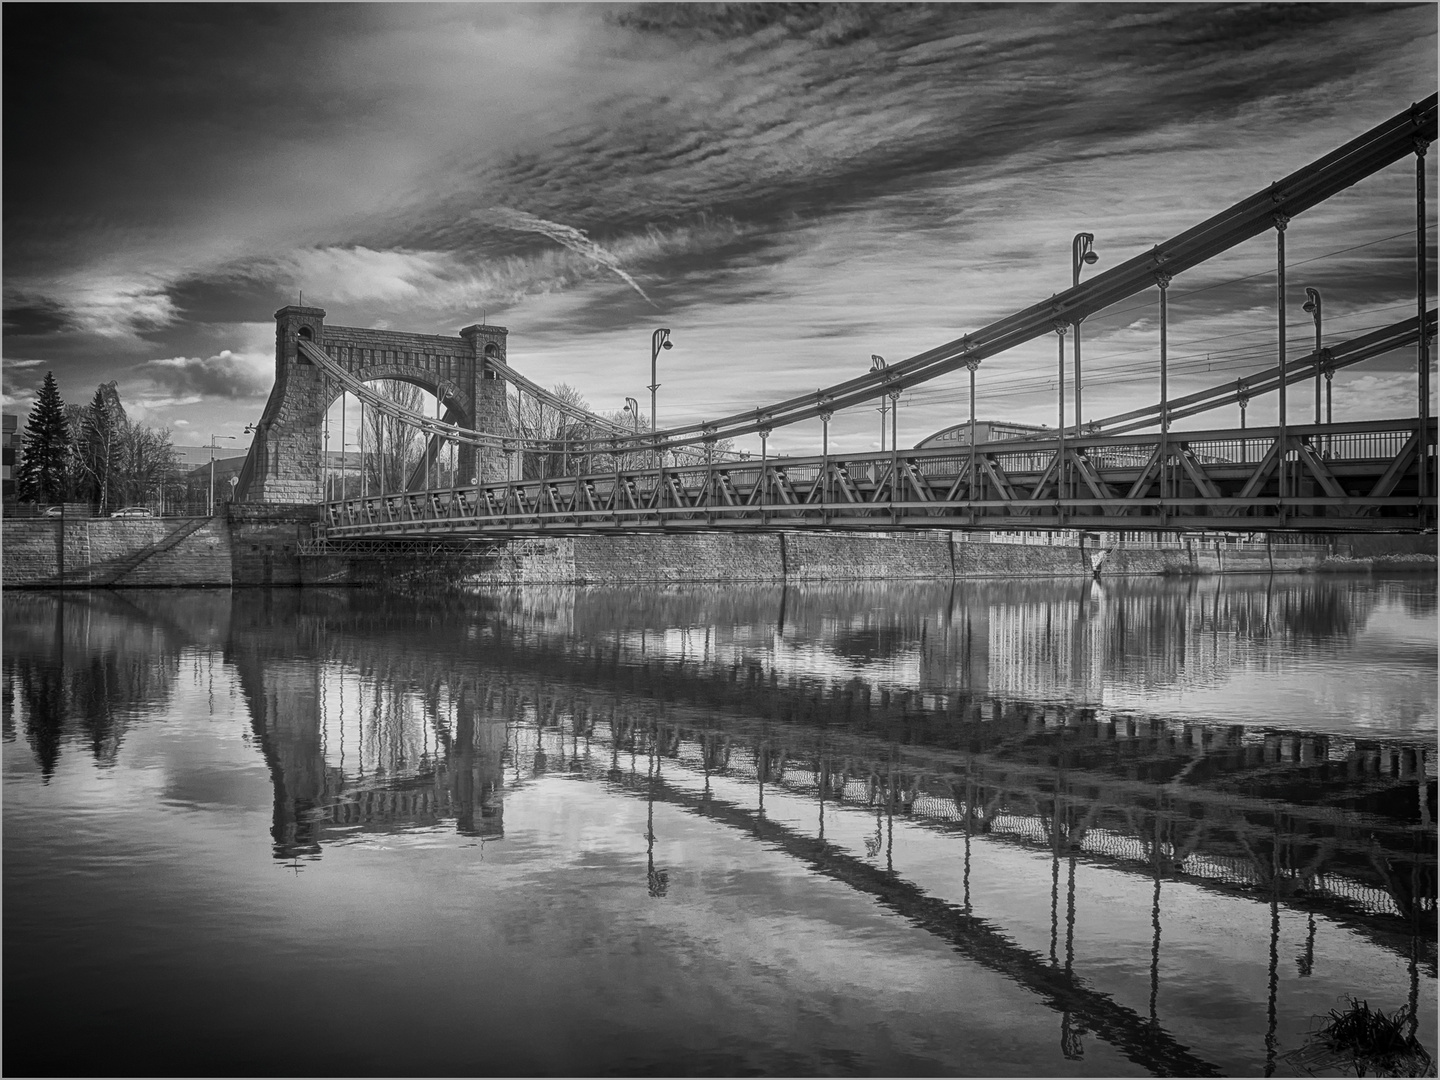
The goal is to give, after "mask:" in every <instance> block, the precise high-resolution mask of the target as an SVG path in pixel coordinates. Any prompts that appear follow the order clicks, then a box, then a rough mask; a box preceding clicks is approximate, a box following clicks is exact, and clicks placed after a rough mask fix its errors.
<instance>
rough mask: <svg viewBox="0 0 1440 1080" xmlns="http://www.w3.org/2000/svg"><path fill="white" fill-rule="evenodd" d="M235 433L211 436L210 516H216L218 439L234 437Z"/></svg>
mask: <svg viewBox="0 0 1440 1080" xmlns="http://www.w3.org/2000/svg"><path fill="white" fill-rule="evenodd" d="M234 438H235V436H234V435H211V436H210V516H211V517H214V516H215V451H216V450H218V449H219V447H218V446H216V445H215V440H216V439H234Z"/></svg>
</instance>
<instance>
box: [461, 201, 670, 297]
mask: <svg viewBox="0 0 1440 1080" xmlns="http://www.w3.org/2000/svg"><path fill="white" fill-rule="evenodd" d="M476 217H477V218H479V220H481V221H488V222H494V223H495V224H497V225H501V226H503V227H505V228H507V229H513V230H515V231H516V232H533V233H539V234H540V235H541V236H546V237H549V238H550V239H551V240H554V241H555V242H556V243H557V244H559V245H560V246H561V247H563V248H565V249H567V250H569V251H573V252H574V253H575V254H576V255H579V256H580V257H581V258H582V259H588V260H590V261H591V262H593V263H595V264H596V265H597V266H603V267H605V268H606V269H607V270H609V271H610V272H611V273H613V274H614V275H615V276H616V277H618V278H619V279H620V280H621V281H623V282H625V284H626V285H629V286H630V287H631V288H632V289H634V290H635V291H636V292H637V293H639V294H640V296H641V297H642V298H644V300H645V302H646V303H648V304H651V305H652V306H653V304H654V303H655V302H654V301H653V300H651V299H650V297H648V296H646V295H645V290H644V289H642V288H641V287H640V286H639V284H638V283H637V282H636V281H635V279H634V278H633V277H631V276H630V275H629V274H628V273H627V272H626V270H625V268H624V267H623V266H621V265H620V260H619V259H618V258H616V256H615V255H614V254H613V253H612V252H609V251H606V250H605V249H604V248H603V247H601V246H600V245H599V244H597V243H596V242H595V241H594V240H591V239H590V237H588V236H586V235H585V233H584V231H583V230H581V229H576V228H572V227H571V226H569V225H562V224H560V223H559V222H557V221H546V220H545V219H544V218H540V217H536V216H535V215H534V214H527V213H526V212H525V211H524V210H512V209H510V208H509V207H505V206H492V207H490V208H489V209H488V210H481V211H479V212H478V213H477V214H476Z"/></svg>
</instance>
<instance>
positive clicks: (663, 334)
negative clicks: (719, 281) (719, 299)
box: [650, 330, 674, 469]
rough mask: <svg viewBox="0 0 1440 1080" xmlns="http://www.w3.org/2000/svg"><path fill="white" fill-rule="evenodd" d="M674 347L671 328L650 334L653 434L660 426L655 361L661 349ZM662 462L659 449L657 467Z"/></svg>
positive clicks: (651, 421)
mask: <svg viewBox="0 0 1440 1080" xmlns="http://www.w3.org/2000/svg"><path fill="white" fill-rule="evenodd" d="M671 348H674V346H673V345H671V343H670V331H669V330H656V331H655V333H653V334H651V335H650V433H651V435H652V436H653V435H654V433H655V432H657V431H659V430H660V428H659V426H658V425H657V424H656V422H655V391H656V390H658V389H660V383H659V380H658V379H657V378H656V374H655V361H656V360H658V359H659V357H660V350H661V349H671ZM661 464H662V461H661V460H660V458H659V451H658V450H657V451H656V461H655V467H656V468H657V469H658V468H659V467H660V466H661Z"/></svg>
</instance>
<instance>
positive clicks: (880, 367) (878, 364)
mask: <svg viewBox="0 0 1440 1080" xmlns="http://www.w3.org/2000/svg"><path fill="white" fill-rule="evenodd" d="M885 368H886V364H885V358H884V357H883V356H880V355H879V354H877V353H871V354H870V370H871V371H884V370H885ZM887 409H888V406H887V405H886V404H885V396H884V395H883V394H882V395H881V396H880V408H879V409H877V410H876V412H878V413H879V414H880V453H882V454H883V453H884V452H885V413H886V411H887Z"/></svg>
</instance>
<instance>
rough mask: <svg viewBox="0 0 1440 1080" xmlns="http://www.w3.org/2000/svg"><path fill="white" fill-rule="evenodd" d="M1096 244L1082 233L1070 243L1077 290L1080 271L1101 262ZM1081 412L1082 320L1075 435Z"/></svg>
mask: <svg viewBox="0 0 1440 1080" xmlns="http://www.w3.org/2000/svg"><path fill="white" fill-rule="evenodd" d="M1094 243H1095V234H1094V233H1088V232H1082V233H1076V234H1075V239H1074V240H1072V241H1070V271H1071V284H1072V286H1073V287H1075V288H1079V287H1080V270H1081V268H1082V267H1085V266H1094V265H1095V264H1096V263H1097V262H1099V261H1100V256H1099V255H1097V254H1096V253H1095V252H1094V251H1093V250H1091V245H1092V244H1094ZM1081 415H1082V414H1081V411H1080V320H1079V319H1076V320H1075V433H1076V434H1077V435H1078V434H1079V433H1080V424H1081V423H1082V421H1081ZM1062 426H1063V424H1062Z"/></svg>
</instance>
